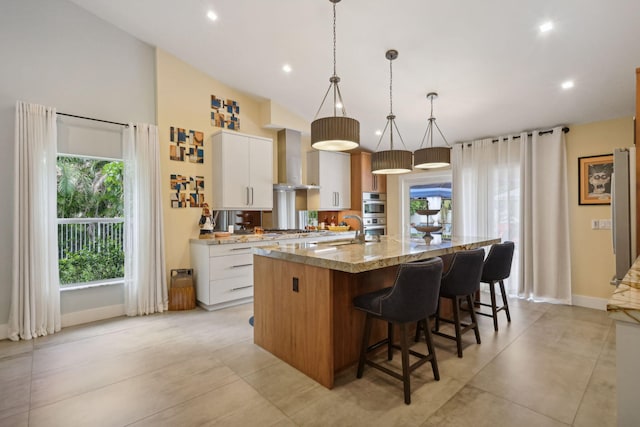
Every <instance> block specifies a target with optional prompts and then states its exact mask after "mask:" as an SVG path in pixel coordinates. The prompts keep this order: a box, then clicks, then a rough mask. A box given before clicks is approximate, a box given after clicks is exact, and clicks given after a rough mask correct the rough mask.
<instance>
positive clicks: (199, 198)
mask: <svg viewBox="0 0 640 427" xmlns="http://www.w3.org/2000/svg"><path fill="white" fill-rule="evenodd" d="M170 183H171V184H170V185H171V197H170V201H171V207H172V208H189V207H191V208H201V207H202V205H203V204H204V177H203V176H200V175H195V176H186V175H180V174H174V173H172V174H171V179H170Z"/></svg>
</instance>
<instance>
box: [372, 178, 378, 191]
mask: <svg viewBox="0 0 640 427" xmlns="http://www.w3.org/2000/svg"><path fill="white" fill-rule="evenodd" d="M373 189H374V190H377V189H378V176H377V175H373Z"/></svg>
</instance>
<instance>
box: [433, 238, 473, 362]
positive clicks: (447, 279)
mask: <svg viewBox="0 0 640 427" xmlns="http://www.w3.org/2000/svg"><path fill="white" fill-rule="evenodd" d="M483 260H484V249H474V250H468V251H461V252H456V253H455V254H453V260H452V261H451V265H450V267H449V269H448V270H447V271H446V272H445V273H444V274H443V276H442V281H441V284H440V298H447V299H450V300H451V304H452V306H453V320H452V319H446V318H443V317H441V316H440V304H438V310H437V313H436V322H435V323H436V327H435V330H433V331H432V332H433V333H434V334H436V335H439V336H441V337H445V338H448V339H452V340H455V342H456V345H457V347H458V357H462V334H464V333H465V332H468V331H470V330H472V329H473V331H474V332H475V335H476V342H477V343H478V344H480V331H479V329H478V322H477V320H476V316H475V313H474V310H473V298H472V297H473V295H474V294H475V293H476V292H477V291H478V290H479V289H480V275H481V274H482V263H483ZM474 298H475V297H474ZM463 300H466V302H467V304H468V307H469V310H468V311H469V316H470V317H471V322H470V323H462V322H461V321H460V303H461V302H462V301H463ZM440 322H446V323H452V324H453V326H454V329H455V336H452V335H448V334H445V333H444V332H440Z"/></svg>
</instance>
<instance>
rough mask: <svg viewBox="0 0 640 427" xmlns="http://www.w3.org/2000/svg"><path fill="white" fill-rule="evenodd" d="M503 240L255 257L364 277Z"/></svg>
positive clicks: (302, 250) (293, 250) (413, 241)
mask: <svg viewBox="0 0 640 427" xmlns="http://www.w3.org/2000/svg"><path fill="white" fill-rule="evenodd" d="M499 242H500V239H499V238H491V237H457V236H454V237H452V239H451V240H450V241H444V242H441V241H440V240H439V238H436V239H434V240H433V241H432V242H431V243H430V244H426V243H425V241H424V240H423V239H421V238H408V237H398V236H382V238H381V241H380V242H366V243H365V244H358V243H355V244H345V243H348V241H346V240H343V241H335V242H334V241H329V242H320V243H287V242H280V244H279V245H278V246H263V247H260V248H255V249H254V254H255V255H261V256H265V257H269V258H275V259H281V260H285V261H291V262H297V263H302V264H307V265H313V266H316V267H323V268H328V269H331V270H338V271H344V272H347V273H360V272H364V271H370V270H375V269H378V268H382V267H389V266H394V265H398V264H402V263H405V262H411V261H420V260H423V259H427V258H432V257H436V256H440V255H446V254H451V253H454V252H456V251H459V250H466V249H474V248H479V247H483V246H489V245H492V244H494V243H499Z"/></svg>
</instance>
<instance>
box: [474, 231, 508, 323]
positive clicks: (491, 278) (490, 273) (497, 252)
mask: <svg viewBox="0 0 640 427" xmlns="http://www.w3.org/2000/svg"><path fill="white" fill-rule="evenodd" d="M514 250H515V245H514V244H513V242H504V243H496V244H495V245H493V246H491V249H490V250H489V255H487V259H486V260H485V261H484V267H483V269H482V278H481V279H480V281H481V282H483V283H488V284H489V293H490V294H491V304H487V303H484V302H481V301H480V296H479V295H478V298H477V299H476V304H479V305H482V306H485V307H491V313H484V312H482V311H480V310H478V311H476V314H481V315H483V316H487V317H493V329H494V330H496V331H497V330H498V312H499V311H502V310H504V312H505V314H506V315H507V321H508V322H511V314H509V303H508V302H507V294H506V292H505V290H504V279H506V278H507V277H509V275H510V274H511V262H512V261H513V251H514ZM496 283H498V284H499V285H500V293H501V294H502V306H500V307H497V305H496V290H495V287H494V286H495V284H496Z"/></svg>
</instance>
